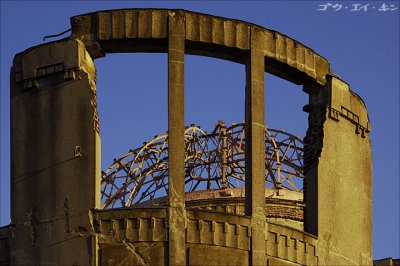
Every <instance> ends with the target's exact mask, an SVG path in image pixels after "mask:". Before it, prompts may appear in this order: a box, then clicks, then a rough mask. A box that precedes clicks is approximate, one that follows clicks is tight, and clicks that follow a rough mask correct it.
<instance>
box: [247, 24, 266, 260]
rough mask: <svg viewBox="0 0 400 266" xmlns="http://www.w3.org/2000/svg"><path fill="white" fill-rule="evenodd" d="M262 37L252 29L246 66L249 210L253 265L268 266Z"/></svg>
mask: <svg viewBox="0 0 400 266" xmlns="http://www.w3.org/2000/svg"><path fill="white" fill-rule="evenodd" d="M261 34H262V33H261V32H260V31H258V30H257V29H255V28H252V29H251V39H250V42H251V43H250V46H251V49H250V58H249V60H248V62H247V64H246V94H245V122H246V124H245V134H246V151H245V153H246V195H245V196H246V202H245V204H246V206H245V212H246V214H247V215H249V216H251V220H252V236H251V259H250V263H251V265H265V263H266V257H265V228H266V218H265V211H264V209H265V140H264V138H265V137H264V135H265V128H264V72H265V66H264V62H265V61H264V52H263V50H262V45H263V43H262V38H261V36H260V35H261Z"/></svg>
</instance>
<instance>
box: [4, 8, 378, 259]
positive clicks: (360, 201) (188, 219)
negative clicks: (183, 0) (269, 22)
mask: <svg viewBox="0 0 400 266" xmlns="http://www.w3.org/2000/svg"><path fill="white" fill-rule="evenodd" d="M116 52H118V53H129V52H162V53H167V54H168V69H167V70H166V71H168V84H166V85H167V87H168V134H167V135H166V136H164V138H161V137H158V138H156V139H154V140H152V141H151V142H150V143H151V145H150V144H146V145H145V146H144V147H143V148H142V149H140V150H134V151H129V153H128V154H127V155H126V156H123V157H121V158H120V159H118V160H115V161H114V164H113V165H112V166H111V167H110V168H109V169H107V170H106V171H104V172H101V170H100V155H101V152H100V149H101V143H100V132H99V122H98V121H99V120H98V113H97V103H96V69H95V64H94V62H95V60H96V59H97V58H100V57H103V56H105V55H106V54H107V53H116ZM185 54H195V55H204V56H210V57H216V58H221V59H225V60H229V61H232V62H236V63H241V64H244V65H245V67H246V87H245V88H243V89H244V91H245V110H244V112H245V121H246V122H245V123H243V124H242V125H240V126H238V125H234V126H231V127H226V126H225V125H224V124H223V123H219V124H217V126H216V129H215V130H214V131H213V133H212V134H203V133H202V132H201V131H200V130H199V129H197V128H195V127H185V125H184V55H185ZM265 72H269V73H272V74H274V75H276V76H279V77H281V78H284V79H286V80H288V81H290V82H293V83H295V84H298V85H302V86H303V91H304V92H305V93H307V94H308V95H309V102H308V104H307V105H305V106H304V108H303V111H305V112H307V113H308V114H309V127H308V130H307V134H306V136H305V138H304V140H301V139H299V138H296V137H294V136H290V135H287V136H288V138H286V139H285V141H287V140H288V141H289V142H285V141H284V140H282V141H277V139H278V136H281V134H285V133H284V132H278V131H276V132H275V131H271V130H269V129H267V128H266V126H265V124H264V121H265V119H264V89H265V86H264V73H265ZM10 83H11V164H12V165H11V204H12V206H11V210H12V212H11V225H10V226H8V227H4V228H1V230H0V243H1V246H0V248H1V256H0V260H1V262H2V263H3V264H11V265H119V264H120V265H372V160H371V145H370V139H369V132H370V122H369V118H368V113H367V109H366V106H365V104H364V102H363V101H362V99H361V98H360V97H359V96H358V95H357V94H355V93H354V92H353V91H351V90H350V86H349V85H348V84H347V83H346V82H345V81H343V80H341V79H340V78H339V77H338V76H336V75H334V74H332V73H331V71H330V66H329V62H328V61H327V60H326V59H325V58H323V57H322V56H320V55H318V54H317V53H316V52H314V51H313V50H312V49H310V48H308V47H306V46H304V45H302V44H301V43H300V42H298V41H296V40H293V39H291V38H289V37H287V36H285V35H283V34H281V33H279V32H276V31H272V30H268V29H265V28H263V27H261V26H258V25H254V24H251V23H247V22H244V21H239V20H234V19H227V18H221V17H215V16H211V15H206V14H200V13H195V12H190V11H185V10H163V9H123V10H108V11H99V12H93V13H89V14H84V15H79V16H75V17H72V18H71V35H70V36H69V37H67V38H64V39H61V40H57V41H54V42H49V43H45V44H42V45H38V46H35V47H31V48H29V49H27V50H25V51H23V52H21V53H19V54H17V55H16V56H15V58H14V62H13V66H12V68H11V81H10ZM300 111H302V110H299V112H300ZM271 132H275V133H271ZM238 136H241V137H238ZM244 136H246V138H245V140H246V141H245V142H244V141H243V142H240V143H239V141H238V140H239V139H244ZM214 140H218V141H216V142H215V141H214ZM207 141H208V142H207ZM212 141H214V142H213V143H214V145H215V147H216V148H215V149H210V150H207V152H204V147H205V146H202V147H203V148H202V149H203V150H201V151H203V152H198V151H199V149H197V148H196V149H195V148H193V147H198V145H197V144H198V143H206V142H207V143H211V142H212ZM215 143H217V144H215ZM288 143H289V144H288ZM294 143H302V146H296V148H293V145H292V144H294ZM195 144H196V145H197V146H196V145H195ZM161 145H164V146H161ZM155 147H158V148H159V147H162V148H159V150H156V149H155ZM289 147H290V148H291V149H294V151H296V152H299V153H301V155H299V154H297V155H296V156H297V157H293V158H294V159H293V158H288V156H287V154H286V153H284V154H283V155H282V154H281V153H280V151H282V148H285V149H289ZM155 150H156V151H155ZM150 151H151V155H152V156H153V155H155V154H157V156H159V157H157V158H159V160H158V161H157V163H154V164H152V165H149V166H148V167H147V168H146V167H143V166H142V165H143V164H140V163H138V162H143V160H146V159H147V158H149V156H150V155H149V154H150V153H149V152H150ZM146 152H147V153H146ZM165 154H167V155H165ZM205 154H207V156H208V155H209V156H208V157H206V159H204V158H205V157H204V156H205ZM188 155H190V156H188ZM211 155H212V156H214V155H215V156H214V157H212V156H211ZM129 156H132V157H134V159H129V160H128V157H129ZM210 156H211V157H210ZM235 156H238V157H235ZM138 158H139V159H140V160H142V161H138V160H139V159H138ZM210 158H214V159H213V160H214V161H210V160H211V159H210ZM215 158H216V159H215ZM234 158H237V159H234ZM295 159H298V160H301V163H299V164H296V163H295V162H294V160H295ZM207 160H208V161H207ZM200 161H201V162H204V161H207V162H208V163H210V164H215V165H218V166H215V167H217V168H218V174H217V175H216V176H207V177H206V178H205V181H206V183H207V182H208V183H209V184H211V182H214V184H216V187H214V189H211V187H210V186H206V187H205V188H203V189H201V190H200V189H198V190H196V189H191V190H189V191H188V190H187V189H185V188H187V186H185V185H187V184H188V183H190V182H195V183H196V181H198V180H203V179H201V178H200V177H203V176H194V175H193V173H194V172H193V171H192V172H191V170H193V169H195V167H200V165H201V163H199V162H200ZM283 166H285V167H288V168H284V167H283ZM289 168H290V169H292V170H293V171H294V172H290V171H292V170H290V171H289V170H287V171H286V172H285V169H289ZM196 169H198V168H196ZM232 169H234V170H235V169H236V170H237V171H236V170H235V171H233V170H232ZM123 171H125V176H124V178H125V179H124V181H118V179H117V177H121V175H120V174H121V172H123ZM150 171H151V172H152V173H155V172H157V173H158V174H157V178H154V177H153V179H149V176H150V174H149V172H150ZM240 171H241V172H240ZM137 173H140V175H139V174H137ZM191 173H192V174H191ZM291 176H295V177H299V178H303V179H304V184H303V190H296V189H290V184H291V186H292V187H295V184H294V183H293V182H292V183H291V182H289V181H290V178H291ZM230 178H236V179H237V180H239V181H241V182H242V184H243V186H238V187H234V186H233V185H232V184H231V183H230ZM146 180H150V181H149V183H148V182H147V181H146ZM160 180H166V182H167V184H165V183H162V182H161V181H160ZM266 181H270V182H271V183H272V187H270V188H266ZM285 182H288V184H289V185H285ZM146 184H147V185H148V184H155V187H157V189H158V188H160V189H161V188H162V189H164V190H165V192H166V195H165V196H164V197H157V194H156V192H154V193H153V192H152V193H150V192H148V191H149V190H142V194H140V193H137V191H139V189H143V188H145V187H146ZM196 187H197V185H196ZM146 191H147V192H146ZM303 194H304V198H303ZM141 195H142V196H141ZM118 202H122V203H118ZM118 204H119V205H118Z"/></svg>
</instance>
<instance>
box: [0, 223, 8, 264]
mask: <svg viewBox="0 0 400 266" xmlns="http://www.w3.org/2000/svg"><path fill="white" fill-rule="evenodd" d="M0 265H4V266H5V265H10V226H4V227H0Z"/></svg>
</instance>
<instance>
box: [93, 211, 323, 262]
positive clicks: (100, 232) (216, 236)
mask: <svg viewBox="0 0 400 266" xmlns="http://www.w3.org/2000/svg"><path fill="white" fill-rule="evenodd" d="M92 213H93V215H92V216H91V217H92V219H93V220H92V224H93V230H92V231H93V234H95V235H97V236H98V239H99V247H100V250H99V256H100V261H101V263H102V264H104V265H115V264H118V263H132V264H136V265H168V259H167V256H166V255H167V243H168V241H169V238H168V230H169V229H168V228H167V227H168V225H167V217H168V216H167V208H153V209H128V208H126V209H115V210H102V211H100V210H93V212H92ZM186 222H187V227H186V229H185V230H184V231H183V233H184V235H185V246H184V251H185V256H186V259H187V263H188V264H189V265H249V264H250V265H251V261H250V258H251V256H250V251H251V240H252V238H253V237H254V235H257V234H259V232H258V230H257V227H254V228H253V227H252V221H251V217H248V216H243V215H235V214H227V213H221V212H213V211H202V210H187V221H186ZM262 239H263V241H264V242H265V251H264V254H265V256H266V258H265V260H264V262H265V264H267V265H317V263H318V258H317V253H318V252H317V242H318V240H317V238H316V237H315V236H312V235H309V234H307V233H304V232H302V231H300V230H295V229H293V228H289V227H285V226H282V225H278V224H273V223H270V224H269V225H268V232H267V233H266V234H265V235H264V236H262ZM268 263H269V264H268ZM263 264H264V263H263ZM252 265H254V264H252Z"/></svg>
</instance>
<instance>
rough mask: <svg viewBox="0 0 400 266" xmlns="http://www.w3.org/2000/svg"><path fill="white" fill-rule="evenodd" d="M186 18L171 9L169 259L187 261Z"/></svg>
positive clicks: (169, 24)
mask: <svg viewBox="0 0 400 266" xmlns="http://www.w3.org/2000/svg"><path fill="white" fill-rule="evenodd" d="M184 57H185V22H184V17H183V15H182V14H181V13H180V12H175V11H171V12H169V13H168V133H169V136H168V153H169V180H168V186H169V189H168V226H169V229H168V234H169V237H168V240H169V242H168V245H169V246H168V260H169V265H184V264H185V258H186V255H185V254H186V252H185V221H186V213H185V183H184V182H185V179H184V178H185V172H184V171H185V142H184V141H185V140H184V134H185V125H184Z"/></svg>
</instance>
